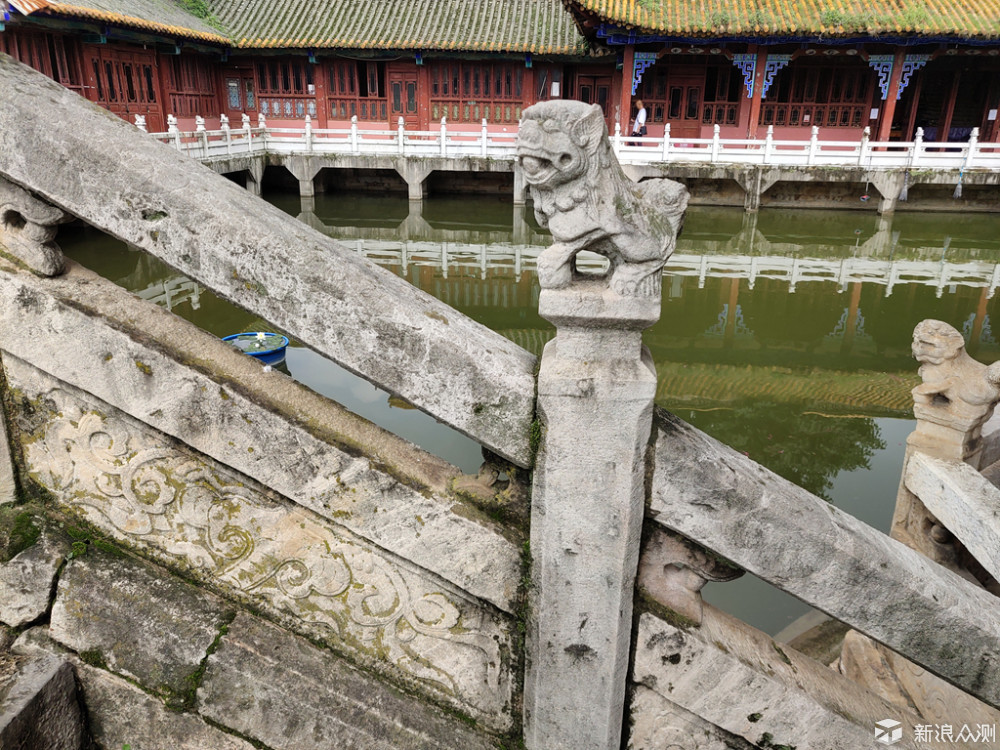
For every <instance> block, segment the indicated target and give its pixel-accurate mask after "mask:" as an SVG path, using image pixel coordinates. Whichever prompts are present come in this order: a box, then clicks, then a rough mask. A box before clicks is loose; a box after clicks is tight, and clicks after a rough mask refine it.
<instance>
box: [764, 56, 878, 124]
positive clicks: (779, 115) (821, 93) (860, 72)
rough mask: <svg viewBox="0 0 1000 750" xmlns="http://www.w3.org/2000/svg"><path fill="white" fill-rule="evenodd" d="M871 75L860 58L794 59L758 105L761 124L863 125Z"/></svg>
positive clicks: (870, 88) (869, 98)
mask: <svg viewBox="0 0 1000 750" xmlns="http://www.w3.org/2000/svg"><path fill="white" fill-rule="evenodd" d="M874 76H875V74H874V72H873V71H872V70H871V69H870V68H869V67H868V66H867V65H865V64H864V63H863V62H861V61H857V62H856V63H853V64H850V63H836V62H833V63H831V62H830V61H827V60H816V61H814V60H796V61H793V62H792V64H791V65H790V66H789V67H787V68H785V69H784V70H782V71H780V72H779V73H778V74H777V76H775V79H774V82H773V84H772V85H771V88H770V89H768V92H767V97H766V98H765V99H764V101H763V103H762V105H761V124H762V125H775V126H778V127H781V126H793V127H794V126H810V127H811V126H814V125H815V126H818V127H853V128H858V127H862V126H863V125H864V124H866V123H867V122H868V119H867V114H868V107H869V105H870V103H871V98H872V92H873V86H874Z"/></svg>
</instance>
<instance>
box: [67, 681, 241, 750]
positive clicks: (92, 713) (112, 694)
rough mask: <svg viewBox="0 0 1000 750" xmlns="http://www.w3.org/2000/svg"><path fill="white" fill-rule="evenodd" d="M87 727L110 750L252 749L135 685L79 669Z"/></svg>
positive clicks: (237, 738)
mask: <svg viewBox="0 0 1000 750" xmlns="http://www.w3.org/2000/svg"><path fill="white" fill-rule="evenodd" d="M76 669H77V676H78V677H79V680H80V687H81V692H82V694H83V701H84V704H85V706H86V711H87V720H88V726H89V728H90V733H91V735H92V736H93V738H94V741H95V742H96V743H98V745H99V746H100V747H105V748H108V750H119V748H122V747H124V746H125V745H129V746H131V747H132V748H134V749H135V750H251V749H252V748H253V745H251V744H250V743H249V742H247V741H246V740H242V739H240V738H239V737H234V736H233V735H231V734H227V733H226V732H223V731H221V730H219V729H217V728H215V727H213V726H211V725H210V724H207V723H206V722H205V721H204V719H202V718H201V717H199V716H196V715H194V714H190V713H178V712H177V711H171V710H170V709H168V708H166V707H165V706H164V705H163V703H161V702H160V701H158V700H157V699H156V698H153V697H152V696H150V695H147V694H146V693H144V692H143V691H141V690H140V689H139V688H137V687H135V686H134V685H130V684H129V683H127V682H125V680H123V679H120V678H118V677H115V676H114V675H111V674H109V673H107V672H105V671H104V670H101V669H95V668H94V667H90V666H87V665H86V664H78V665H77V668H76Z"/></svg>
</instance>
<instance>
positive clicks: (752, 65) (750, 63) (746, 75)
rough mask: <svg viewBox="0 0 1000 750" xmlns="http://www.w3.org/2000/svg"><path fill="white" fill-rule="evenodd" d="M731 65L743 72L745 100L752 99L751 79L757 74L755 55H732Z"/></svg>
mask: <svg viewBox="0 0 1000 750" xmlns="http://www.w3.org/2000/svg"><path fill="white" fill-rule="evenodd" d="M733 65H735V66H736V67H737V68H739V69H740V70H742V71H743V83H744V84H745V85H746V88H747V99H753V79H754V76H756V74H757V55H756V54H755V53H753V52H742V53H740V54H738V55H733Z"/></svg>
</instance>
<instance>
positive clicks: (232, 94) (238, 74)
mask: <svg viewBox="0 0 1000 750" xmlns="http://www.w3.org/2000/svg"><path fill="white" fill-rule="evenodd" d="M225 83H226V109H227V110H228V111H227V112H226V114H227V115H228V117H229V126H230V127H233V128H238V127H240V123H241V121H242V115H243V113H244V112H246V113H247V114H248V115H250V119H251V120H252V121H253V123H254V125H256V124H257V114H256V113H257V94H256V89H255V88H254V79H253V73H252V72H251V71H239V70H236V71H229V72H227V73H226V76H225Z"/></svg>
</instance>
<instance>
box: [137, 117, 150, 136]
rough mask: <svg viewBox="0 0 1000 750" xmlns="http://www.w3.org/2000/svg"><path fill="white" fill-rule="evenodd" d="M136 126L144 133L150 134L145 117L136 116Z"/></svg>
mask: <svg viewBox="0 0 1000 750" xmlns="http://www.w3.org/2000/svg"><path fill="white" fill-rule="evenodd" d="M135 126H136V127H137V128H138V129H139V130H141V131H142V132H143V133H148V132H149V131H148V130H146V118H145V116H143V115H136V116H135Z"/></svg>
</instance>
